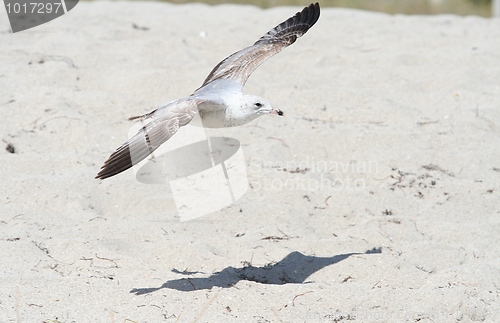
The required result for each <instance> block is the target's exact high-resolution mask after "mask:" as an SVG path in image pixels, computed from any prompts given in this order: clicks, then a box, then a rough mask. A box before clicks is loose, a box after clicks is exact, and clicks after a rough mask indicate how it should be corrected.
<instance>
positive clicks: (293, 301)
mask: <svg viewBox="0 0 500 323" xmlns="http://www.w3.org/2000/svg"><path fill="white" fill-rule="evenodd" d="M309 293H314V291H312V290H311V291H308V292H305V293H302V294H299V295H295V297H294V298H293V300H292V305H293V306H294V307H295V299H296V298H297V297H300V296H304V295H306V294H309Z"/></svg>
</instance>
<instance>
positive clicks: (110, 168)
mask: <svg viewBox="0 0 500 323" xmlns="http://www.w3.org/2000/svg"><path fill="white" fill-rule="evenodd" d="M200 103H201V102H200V101H199V100H196V99H189V100H178V101H175V102H173V105H172V106H171V107H168V106H167V107H164V108H163V109H162V113H161V115H160V116H158V117H157V118H153V119H152V120H151V122H149V123H148V124H146V125H145V126H144V127H142V128H141V129H140V130H139V131H138V132H137V134H136V135H135V136H133V137H132V138H130V139H129V140H128V141H127V142H125V143H124V144H123V145H121V146H120V147H119V148H118V149H116V151H115V152H114V153H112V154H111V156H109V158H108V159H107V160H106V161H105V162H104V165H103V166H102V167H101V170H100V171H99V173H98V174H97V176H96V177H95V178H96V179H105V178H108V177H111V176H114V175H116V174H119V173H121V172H123V171H125V170H127V169H129V168H130V167H132V166H134V165H135V164H137V163H139V162H141V161H142V160H143V159H145V158H146V157H148V156H149V155H150V154H151V153H152V152H153V151H155V150H156V149H157V148H158V147H160V146H161V144H163V143H164V142H165V141H167V140H168V139H170V138H171V137H172V136H173V135H174V134H175V133H176V132H177V130H179V127H182V126H185V125H187V124H188V123H189V122H191V120H192V119H193V117H194V115H195V114H196V113H197V112H198V104H200Z"/></svg>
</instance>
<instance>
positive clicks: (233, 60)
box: [95, 3, 320, 179]
mask: <svg viewBox="0 0 500 323" xmlns="http://www.w3.org/2000/svg"><path fill="white" fill-rule="evenodd" d="M319 12H320V9H319V4H318V3H315V4H310V5H309V6H307V7H305V8H304V9H302V11H301V12H298V13H296V14H295V16H293V17H290V18H288V19H287V20H286V21H284V22H282V23H281V24H279V25H278V26H276V27H274V28H273V29H271V30H270V31H269V32H268V33H267V34H265V35H264V36H262V37H261V38H260V39H259V40H257V41H256V42H255V43H254V44H253V45H252V46H249V47H247V48H244V49H242V50H240V51H238V52H236V53H234V54H232V55H231V56H229V57H227V58H225V59H224V60H223V61H222V62H220V63H219V64H217V66H215V67H214V69H213V70H212V72H210V74H209V75H208V76H207V78H206V79H205V81H204V82H203V84H202V85H201V87H200V88H198V89H197V90H196V91H194V93H193V94H191V95H190V96H188V97H185V98H182V99H178V100H174V101H171V102H169V103H167V104H165V105H164V106H162V107H160V108H158V109H156V110H154V111H151V112H149V113H147V114H144V115H142V116H136V117H131V118H129V120H135V119H143V120H150V121H149V123H147V124H146V125H145V126H144V127H142V128H141V129H140V130H139V131H138V132H137V134H136V135H135V136H133V137H132V138H130V139H129V140H128V141H127V142H125V143H124V144H123V145H121V146H120V147H119V148H118V149H116V151H115V152H114V153H112V154H111V156H109V158H108V160H106V161H105V162H104V165H103V166H102V167H101V170H100V171H99V173H98V174H97V176H96V177H95V178H96V179H105V178H108V177H111V176H114V175H116V174H119V173H121V172H123V171H125V170H127V169H129V168H131V167H132V166H133V165H135V164H137V163H139V162H140V161H142V160H143V159H145V158H146V157H148V156H149V155H150V154H151V153H153V151H155V150H156V149H157V148H158V147H160V145H161V144H163V143H164V142H165V141H167V140H168V139H170V138H171V137H172V136H173V135H174V134H175V133H176V132H177V130H179V128H180V127H182V126H185V125H187V124H188V123H189V122H191V120H192V119H193V117H194V116H195V114H197V113H198V114H199V116H200V118H201V121H202V124H203V127H207V128H224V127H234V126H240V125H243V124H245V123H247V122H250V121H252V120H254V119H256V118H257V117H259V116H261V115H264V114H273V115H279V116H282V115H283V112H282V111H281V110H279V109H274V108H273V107H271V104H269V102H267V101H266V100H264V99H262V98H260V97H258V96H255V95H249V94H245V93H243V92H242V91H241V90H242V89H243V86H244V85H245V83H246V81H247V79H248V77H249V76H250V74H252V72H253V71H254V70H255V69H256V68H257V67H258V66H259V65H261V64H262V63H263V62H264V61H265V60H267V59H268V58H270V57H272V56H274V55H276V54H277V53H279V52H280V51H281V50H282V49H284V48H285V47H287V46H290V45H291V44H293V43H294V42H295V41H296V40H297V38H299V37H300V36H302V35H304V34H305V33H306V32H307V31H308V30H309V28H311V27H312V26H313V25H314V24H315V23H316V21H318V19H319Z"/></svg>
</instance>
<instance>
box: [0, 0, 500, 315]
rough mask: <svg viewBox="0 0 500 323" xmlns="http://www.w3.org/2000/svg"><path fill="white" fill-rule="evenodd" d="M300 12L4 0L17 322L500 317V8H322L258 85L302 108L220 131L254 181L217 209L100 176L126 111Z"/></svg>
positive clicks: (194, 81)
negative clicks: (29, 8)
mask: <svg viewBox="0 0 500 323" xmlns="http://www.w3.org/2000/svg"><path fill="white" fill-rule="evenodd" d="M300 9H301V8H298V7H280V8H273V9H269V10H261V9H259V8H257V7H252V6H241V5H221V6H214V7H210V6H206V5H201V4H189V5H171V4H165V3H154V2H141V3H134V2H112V3H108V2H80V3H79V4H78V5H77V6H76V7H75V8H74V9H73V10H72V11H70V12H69V13H68V14H66V15H64V16H62V17H61V18H58V19H56V20H54V21H52V22H50V23H47V24H44V25H41V26H39V27H36V28H33V29H30V30H27V31H24V32H20V33H16V34H11V33H10V31H9V30H10V28H9V25H8V21H7V19H6V14H5V11H4V7H2V9H0V17H4V18H2V20H1V21H0V43H1V44H2V45H1V49H0V60H1V61H2V64H0V88H1V91H0V113H1V114H2V118H3V121H2V122H1V126H0V135H1V139H2V141H0V142H1V147H2V149H0V161H1V165H2V167H1V168H0V177H1V178H2V184H1V185H0V205H1V206H0V208H1V211H0V258H1V259H2V261H1V263H0V275H1V280H2V284H1V285H0V322H42V321H45V322H163V321H165V322H222V321H236V320H239V321H248V322H347V321H355V322H455V321H460V322H476V321H481V322H499V321H500V186H499V183H500V129H499V122H500V65H499V62H500V42H499V41H498V39H500V19H498V18H497V19H485V18H478V17H458V16H451V15H446V16H433V17H426V16H402V15H397V16H390V15H385V14H377V13H368V12H362V11H355V10H343V9H322V13H321V17H320V20H319V21H318V23H317V24H316V25H315V26H314V27H313V28H312V29H311V30H310V31H309V32H308V33H307V34H306V35H304V37H302V38H300V39H299V40H297V42H296V43H295V44H294V45H292V46H291V47H289V48H287V49H285V50H284V51H283V52H282V53H280V54H279V55H277V56H276V57H273V58H272V59H271V60H269V61H267V62H266V63H264V64H263V65H262V66H261V67H260V68H259V69H258V70H257V71H256V72H255V73H254V74H253V75H252V77H251V78H250V79H249V81H248V83H247V86H246V87H245V92H246V93H252V94H256V95H259V96H262V97H264V98H266V99H268V100H269V101H270V102H271V103H272V104H273V105H274V106H275V107H276V108H280V109H282V110H284V111H285V117H283V118H280V117H271V116H265V117H261V118H259V119H258V120H256V121H253V122H252V123H250V124H247V125H245V126H242V127H238V128H235V129H222V130H216V131H214V133H215V134H217V135H223V136H227V137H232V138H236V139H237V140H238V141H239V142H240V144H241V150H242V152H243V155H244V157H245V163H246V170H247V174H248V181H249V187H248V190H247V192H246V194H245V195H244V196H242V197H241V198H240V199H239V200H237V201H236V202H235V203H233V204H231V205H229V206H227V207H225V208H223V209H221V210H219V211H216V212H213V213H211V214H209V215H205V216H203V217H199V218H197V219H194V220H191V221H184V222H183V221H180V218H179V216H178V214H177V209H176V204H175V201H174V200H173V199H172V197H171V196H169V195H168V194H166V191H167V188H166V185H150V184H144V183H141V182H139V181H137V180H136V179H135V176H134V172H133V171H127V172H125V173H123V174H120V175H118V176H116V177H113V178H111V179H108V180H104V181H100V180H95V179H94V176H95V175H96V174H97V172H98V170H99V168H100V166H101V165H102V163H103V162H104V160H105V159H106V158H107V157H108V156H109V154H110V153H111V152H113V151H114V150H115V149H116V148H117V147H118V146H119V145H121V144H122V143H123V142H124V141H125V140H126V139H127V135H128V131H129V129H130V127H131V125H132V123H131V122H130V121H128V120H127V118H128V117H130V116H134V115H138V114H142V113H146V112H149V111H150V110H152V109H154V108H155V107H158V106H160V105H161V104H163V103H165V102H167V101H170V100H173V99H176V98H179V97H183V96H187V95H189V94H191V93H192V91H193V90H195V89H196V88H197V87H199V86H200V85H201V83H202V81H203V79H204V78H205V77H206V76H207V75H208V73H209V72H210V70H211V69H212V68H213V67H214V66H215V65H216V64H217V63H218V62H219V61H220V60H221V59H223V58H224V57H226V56H228V55H229V54H231V53H233V52H235V51H237V50H239V49H241V48H243V47H245V46H248V45H250V44H252V43H253V42H254V41H255V40H257V39H258V38H259V37H260V36H262V35H263V34H264V33H265V32H267V31H268V30H269V29H271V28H272V27H274V26H275V25H277V24H278V23H279V22H281V21H283V20H285V19H286V18H287V17H289V16H291V15H293V14H294V13H295V12H297V11H299V10H300ZM8 145H9V149H10V150H11V151H13V152H14V153H11V152H9V151H7V149H6V148H7V146H8Z"/></svg>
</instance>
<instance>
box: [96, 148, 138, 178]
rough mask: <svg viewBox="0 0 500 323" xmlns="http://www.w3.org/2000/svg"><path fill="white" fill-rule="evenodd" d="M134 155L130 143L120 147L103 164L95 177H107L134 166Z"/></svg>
mask: <svg viewBox="0 0 500 323" xmlns="http://www.w3.org/2000/svg"><path fill="white" fill-rule="evenodd" d="M132 166H133V165H132V157H130V149H129V147H128V145H125V146H122V147H120V148H118V149H117V150H116V151H115V152H114V153H112V154H111V156H109V158H108V159H107V160H106V161H105V162H104V165H102V167H101V170H100V171H99V173H97V175H96V176H95V179H106V178H109V177H112V176H115V175H117V174H120V173H121V172H124V171H126V170H127V169H129V168H130V167H132Z"/></svg>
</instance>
